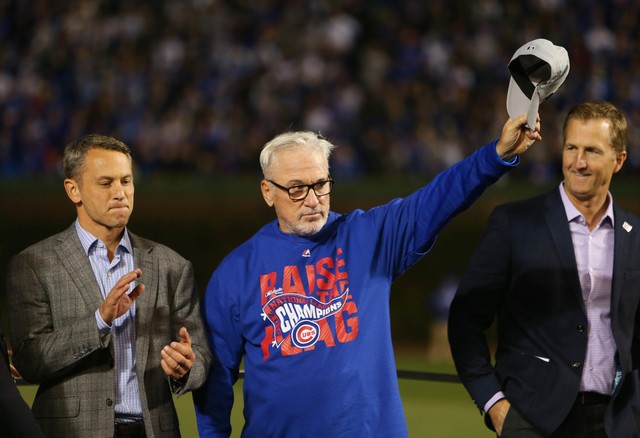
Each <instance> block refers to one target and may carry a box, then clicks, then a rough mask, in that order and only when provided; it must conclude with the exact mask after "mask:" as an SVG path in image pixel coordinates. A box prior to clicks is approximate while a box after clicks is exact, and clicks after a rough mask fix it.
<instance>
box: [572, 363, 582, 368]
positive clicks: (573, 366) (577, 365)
mask: <svg viewBox="0 0 640 438" xmlns="http://www.w3.org/2000/svg"><path fill="white" fill-rule="evenodd" d="M581 365H582V364H581V363H580V362H574V363H572V364H571V368H580V366H581Z"/></svg>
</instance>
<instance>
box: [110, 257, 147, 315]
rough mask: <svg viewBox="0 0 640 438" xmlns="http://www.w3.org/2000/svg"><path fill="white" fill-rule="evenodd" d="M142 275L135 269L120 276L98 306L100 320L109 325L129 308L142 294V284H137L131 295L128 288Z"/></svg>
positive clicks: (140, 270)
mask: <svg viewBox="0 0 640 438" xmlns="http://www.w3.org/2000/svg"><path fill="white" fill-rule="evenodd" d="M141 275H142V269H140V268H136V269H134V270H133V271H131V272H129V273H128V274H125V275H123V276H122V278H121V279H120V280H118V282H117V283H116V285H115V286H113V289H111V291H109V294H108V295H107V298H105V300H104V301H103V302H102V305H101V306H100V309H99V311H100V316H101V317H102V320H103V321H104V322H105V323H107V324H109V325H111V324H112V323H113V321H114V320H115V319H116V318H119V317H121V316H122V315H124V314H125V313H127V311H128V310H129V308H130V307H131V305H132V304H133V302H134V301H135V300H136V299H137V298H138V297H139V296H140V295H141V294H142V292H144V284H142V283H140V284H138V285H137V286H136V287H135V288H134V289H133V290H132V291H131V293H129V294H128V293H127V292H129V287H130V285H131V282H132V281H135V280H136V279H137V278H139V277H140V276H141Z"/></svg>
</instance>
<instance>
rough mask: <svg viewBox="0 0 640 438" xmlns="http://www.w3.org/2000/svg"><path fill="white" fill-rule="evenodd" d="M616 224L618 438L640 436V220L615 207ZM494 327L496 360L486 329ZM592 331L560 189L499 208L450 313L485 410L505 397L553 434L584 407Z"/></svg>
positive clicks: (468, 377) (463, 373)
mask: <svg viewBox="0 0 640 438" xmlns="http://www.w3.org/2000/svg"><path fill="white" fill-rule="evenodd" d="M614 221H615V249H614V251H615V252H614V268H613V281H612V296H611V325H612V331H613V338H614V342H615V344H616V348H617V356H618V357H617V360H618V363H619V365H620V368H621V370H622V381H621V382H620V384H619V386H618V387H617V389H616V391H615V394H614V397H613V398H612V401H611V402H610V405H609V407H608V410H607V415H606V418H605V425H606V428H607V431H608V434H609V436H610V437H616V438H623V437H640V432H639V430H640V429H639V427H640V398H639V391H640V380H639V378H638V367H639V364H640V339H639V334H640V324H639V315H638V302H639V301H640V220H639V219H638V217H636V216H634V215H632V214H630V213H629V212H627V211H625V210H624V209H622V208H620V207H619V206H618V205H616V204H615V203H614ZM494 320H495V321H496V330H497V350H496V355H495V362H494V363H492V361H491V357H490V348H489V343H488V339H492V336H491V335H489V336H487V333H486V330H488V329H489V328H490V327H491V326H492V323H493V321H494ZM588 333H589V329H588V321H587V316H586V313H585V309H584V304H583V300H582V292H581V288H580V281H579V278H578V271H577V265H576V259H575V255H574V250H573V244H572V240H571V234H570V231H569V225H568V223H567V216H566V213H565V210H564V206H563V204H562V200H561V198H560V193H559V191H558V189H555V190H554V191H552V192H551V193H548V194H546V195H543V196H539V197H536V198H533V199H529V200H525V201H520V202H515V203H510V204H506V205H503V206H499V207H497V208H496V209H495V210H494V212H493V213H492V214H491V217H490V218H489V224H488V228H487V231H486V233H485V235H484V237H483V239H482V240H481V242H480V245H479V247H478V248H477V250H476V252H475V254H474V255H473V257H472V259H471V261H470V264H469V267H468V269H467V272H466V273H465V275H464V277H463V279H462V281H461V284H460V287H459V289H458V291H457V294H456V297H455V299H454V301H453V303H452V306H451V310H450V315H449V341H450V344H451V350H452V354H453V358H454V361H455V363H456V368H457V370H458V374H459V375H460V378H461V380H462V382H463V383H464V385H465V387H466V388H467V390H468V391H469V393H470V394H471V397H472V398H473V400H474V402H475V403H476V404H477V406H478V407H479V408H483V407H484V405H485V403H486V402H487V401H488V400H489V399H490V398H491V397H492V396H493V395H494V394H495V393H497V392H498V391H500V390H502V391H503V392H504V393H505V395H506V397H507V399H508V400H509V401H510V402H511V403H512V405H513V406H514V407H515V408H516V409H517V410H518V412H520V413H521V414H522V415H523V416H524V417H525V418H526V419H527V420H528V421H529V422H530V423H531V424H533V425H534V426H535V427H536V428H538V429H539V430H540V431H542V432H544V433H545V434H550V433H551V432H553V431H554V430H555V429H556V428H557V427H558V426H559V425H560V423H561V422H562V421H563V420H564V419H565V417H566V416H567V414H568V412H569V410H570V409H571V407H572V405H573V403H574V401H575V400H576V397H577V393H578V391H579V388H580V378H581V375H582V366H583V362H584V360H585V357H586V350H587V336H588ZM485 419H486V420H489V417H488V416H486V418H485ZM488 423H490V421H488Z"/></svg>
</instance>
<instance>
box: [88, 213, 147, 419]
mask: <svg viewBox="0 0 640 438" xmlns="http://www.w3.org/2000/svg"><path fill="white" fill-rule="evenodd" d="M75 226H76V232H77V233H78V237H79V238H80V243H81V244H82V247H83V248H84V251H85V253H86V254H87V257H89V262H90V263H91V268H92V269H93V273H94V275H95V277H96V281H97V282H98V285H99V286H100V293H101V294H102V298H103V299H104V298H106V297H107V294H108V293H109V292H110V291H111V289H112V288H113V287H114V286H115V284H116V283H117V282H118V280H120V278H121V277H122V276H123V275H125V274H127V273H129V272H131V271H133V270H134V261H133V247H132V246H131V241H130V239H129V233H128V232H127V230H126V229H125V231H124V234H123V235H122V239H121V240H120V243H119V244H118V247H117V248H116V251H115V254H114V257H113V260H111V261H109V257H108V255H107V247H106V246H105V244H104V242H102V241H101V240H100V239H98V238H96V237H95V236H93V235H92V234H91V233H89V232H88V231H86V230H85V229H83V228H82V227H81V226H80V223H79V222H78V221H77V220H76V224H75ZM135 286H136V284H135V282H132V283H131V286H130V288H129V292H131V291H132V290H133V288H134V287H135ZM95 315H96V323H97V325H98V329H99V330H100V332H101V333H109V332H111V337H112V339H113V346H114V351H115V356H116V357H115V371H116V406H115V414H116V417H117V418H118V419H119V421H123V422H128V421H136V420H140V419H142V406H141V404H140V390H139V387H138V379H137V377H136V354H135V346H136V326H135V316H136V303H135V302H134V303H133V304H132V305H131V307H130V308H129V311H128V312H127V313H125V314H124V315H122V316H121V317H119V318H117V319H116V320H115V321H114V322H113V324H112V326H111V327H110V326H109V325H107V324H106V323H105V322H104V321H103V320H102V317H101V316H100V311H99V309H96V313H95Z"/></svg>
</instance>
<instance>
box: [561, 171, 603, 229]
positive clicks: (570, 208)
mask: <svg viewBox="0 0 640 438" xmlns="http://www.w3.org/2000/svg"><path fill="white" fill-rule="evenodd" d="M559 190H560V198H561V199H562V204H563V205H564V211H565V213H566V214H567V222H571V221H573V220H575V219H576V218H578V217H581V218H583V219H584V216H583V215H582V213H580V211H579V210H578V209H577V208H576V206H575V205H573V203H572V202H571V200H570V199H569V197H568V196H567V192H565V191H564V181H562V182H561V183H560V187H559ZM607 198H608V199H609V205H608V206H607V211H605V213H604V215H603V216H602V219H600V223H603V222H604V221H605V220H606V219H608V220H609V221H611V225H613V224H614V222H613V197H612V196H611V192H607Z"/></svg>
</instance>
